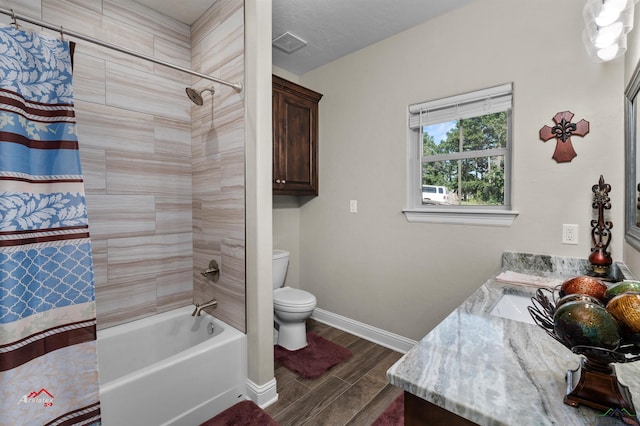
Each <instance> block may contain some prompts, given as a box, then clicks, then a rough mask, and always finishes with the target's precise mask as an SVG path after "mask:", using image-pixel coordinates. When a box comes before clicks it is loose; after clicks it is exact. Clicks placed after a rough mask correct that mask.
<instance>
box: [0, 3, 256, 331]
mask: <svg viewBox="0 0 640 426" xmlns="http://www.w3.org/2000/svg"><path fill="white" fill-rule="evenodd" d="M242 6H243V2H242V0H221V1H218V2H217V3H216V6H215V7H212V8H211V10H209V11H208V12H207V13H206V14H205V15H204V16H203V17H202V18H201V19H200V20H199V21H198V22H197V23H196V25H194V42H193V50H192V49H191V45H192V40H191V29H190V27H189V26H188V25H185V24H183V23H180V22H178V21H175V20H173V19H170V18H168V17H166V16H164V15H162V14H160V13H157V12H155V11H153V10H151V9H149V8H147V7H145V6H142V5H140V4H138V3H136V2H133V1H128V0H90V1H84V2H75V1H60V0H56V1H53V0H26V1H14V0H0V7H4V8H7V9H11V8H13V9H15V11H16V12H17V13H19V14H25V15H29V16H33V17H35V18H37V19H42V20H44V21H47V22H50V23H52V24H55V25H62V26H63V27H64V28H65V29H68V30H72V31H76V32H79V33H83V34H86V35H88V36H91V37H95V38H97V39H100V40H103V41H106V42H107V43H112V44H116V45H119V46H123V47H126V48H129V49H132V50H134V51H137V52H140V53H142V54H144V55H147V56H152V57H155V58H158V59H160V60H164V61H167V62H170V63H173V64H176V65H178V66H182V67H185V68H192V63H193V67H197V68H198V69H201V70H202V71H203V72H206V73H214V72H215V75H216V76H217V77H219V78H224V79H227V78H228V79H230V80H232V81H233V80H237V81H242V80H243V73H244V64H243V49H244V45H243V25H244V21H243V13H242ZM2 22H9V18H8V17H3V18H2ZM22 25H25V27H28V25H26V24H22ZM221 35H222V36H221ZM192 52H193V57H192ZM201 52H206V54H201ZM74 59H75V63H74V91H75V100H76V103H75V104H76V114H77V121H78V135H79V140H80V155H81V161H82V166H83V173H84V177H85V187H86V194H87V206H88V215H89V223H90V232H91V239H92V247H93V252H94V265H95V282H96V302H97V314H98V326H99V328H105V327H108V326H111V325H115V324H118V323H122V322H126V321H130V320H133V319H137V318H142V317H145V316H149V315H153V314H155V313H159V312H163V311H167V310H170V309H173V308H176V307H180V306H186V305H190V304H191V303H192V302H193V298H194V281H195V285H196V289H197V290H198V291H197V293H198V294H197V296H196V300H197V301H200V302H201V301H204V300H203V299H204V298H208V297H210V296H211V297H217V298H219V299H220V300H221V304H220V308H219V310H218V312H219V313H220V314H219V316H221V317H222V318H223V319H225V320H226V321H228V322H229V323H231V324H233V325H235V326H236V327H238V328H240V329H241V330H244V328H245V322H244V321H245V307H244V198H243V197H244V173H243V170H244V132H243V130H244V103H243V102H242V97H241V95H238V94H236V93H235V92H234V91H233V90H232V89H230V88H226V87H222V86H219V85H216V90H217V93H216V96H215V98H214V101H213V107H212V100H211V97H210V96H209V95H208V94H206V95H205V106H203V107H199V108H195V107H194V108H193V109H192V103H191V102H190V101H189V100H188V98H187V97H186V95H185V93H184V88H185V87H186V86H189V85H191V84H192V83H194V84H196V85H197V87H201V86H204V83H202V82H200V81H197V79H194V80H193V81H192V77H191V76H190V75H188V74H185V73H181V72H178V71H174V70H171V69H169V68H166V67H163V66H160V65H154V64H153V63H151V62H147V61H144V60H141V59H137V58H134V57H131V56H128V55H124V54H121V53H118V52H115V51H112V50H109V49H105V48H102V47H98V46H96V45H93V44H91V43H88V42H84V41H79V42H78V44H77V47H76V52H75V58H74ZM207 85H208V83H207ZM212 108H213V109H212ZM192 112H193V124H194V125H193V128H194V134H193V141H194V144H193V159H194V160H193V165H192V145H191V140H192V117H191V115H192ZM212 112H213V114H214V118H213V119H211V115H212ZM192 171H193V176H192ZM192 198H193V199H192ZM203 205H206V208H202V206H203ZM221 206H223V207H221ZM194 240H195V241H194ZM194 245H195V252H194ZM211 258H215V259H216V260H218V262H219V263H221V268H222V271H223V273H222V275H221V279H220V281H219V283H218V284H219V285H220V286H224V290H220V291H213V288H212V287H211V286H207V285H206V284H204V283H203V280H204V279H203V278H202V277H201V276H200V274H199V271H200V270H202V269H204V268H205V267H206V265H207V264H208V261H209V260H210V259H211Z"/></svg>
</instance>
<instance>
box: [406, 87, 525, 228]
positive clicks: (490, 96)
mask: <svg viewBox="0 0 640 426" xmlns="http://www.w3.org/2000/svg"><path fill="white" fill-rule="evenodd" d="M512 94H513V85H512V84H511V83H508V84H503V85H501V86H496V87H490V88H488V89H482V90H478V91H474V92H469V93H464V94H461V95H456V96H451V97H447V98H443V99H437V100H434V101H429V102H422V103H419V104H413V105H409V120H408V121H409V126H408V137H407V207H406V208H405V209H404V210H403V213H404V214H405V216H406V218H407V220H408V221H409V222H433V223H448V224H467V225H490V226H510V225H511V224H512V223H513V221H514V220H515V218H516V217H517V216H518V212H517V211H514V210H512V208H511V188H512V180H513V173H512V166H511V152H512V139H513V138H512V134H511V127H512V126H511V118H512V117H511V114H512V105H513V101H512ZM504 111H507V112H508V120H510V123H509V131H510V134H509V137H508V141H507V147H506V148H505V149H500V153H499V155H504V162H505V183H504V186H505V187H504V191H505V199H504V205H502V206H450V205H424V204H423V203H422V155H423V154H422V132H421V128H422V127H423V126H425V125H429V124H435V123H442V122H446V121H450V120H452V119H456V120H457V119H461V118H470V117H477V116H479V115H484V114H490V113H493V112H504Z"/></svg>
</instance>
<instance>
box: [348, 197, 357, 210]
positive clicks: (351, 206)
mask: <svg viewBox="0 0 640 426" xmlns="http://www.w3.org/2000/svg"><path fill="white" fill-rule="evenodd" d="M349 213H358V200H349Z"/></svg>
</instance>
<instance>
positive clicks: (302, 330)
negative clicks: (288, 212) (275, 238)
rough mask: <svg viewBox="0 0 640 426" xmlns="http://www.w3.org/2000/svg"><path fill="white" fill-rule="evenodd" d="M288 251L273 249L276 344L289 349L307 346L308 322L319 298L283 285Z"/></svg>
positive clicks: (287, 262) (287, 263)
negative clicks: (306, 322) (306, 325)
mask: <svg viewBox="0 0 640 426" xmlns="http://www.w3.org/2000/svg"><path fill="white" fill-rule="evenodd" d="M288 265H289V252H288V251H286V250H273V311H274V319H275V321H276V324H277V328H278V337H277V341H276V342H274V343H277V344H278V345H280V346H282V347H283V348H285V349H288V350H290V351H293V350H296V349H302V348H304V347H305V346H307V330H306V327H305V321H306V320H307V318H309V317H310V316H311V314H312V313H313V310H314V309H315V307H316V297H315V296H314V295H313V294H311V293H309V292H306V291H304V290H300V289H297V288H291V287H284V280H285V277H286V275H287V266H288Z"/></svg>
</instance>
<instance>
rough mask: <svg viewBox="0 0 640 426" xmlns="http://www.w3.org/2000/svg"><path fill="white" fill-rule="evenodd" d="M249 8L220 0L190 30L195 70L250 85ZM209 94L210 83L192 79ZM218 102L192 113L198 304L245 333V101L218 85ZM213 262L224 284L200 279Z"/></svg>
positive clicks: (215, 99)
mask: <svg viewBox="0 0 640 426" xmlns="http://www.w3.org/2000/svg"><path fill="white" fill-rule="evenodd" d="M243 6H244V2H243V1H242V0H218V1H217V2H216V3H215V4H214V6H212V7H211V8H210V9H209V10H208V11H207V12H206V13H205V14H204V15H203V16H201V17H200V18H199V19H198V20H197V21H196V22H195V23H194V24H193V25H192V28H191V46H192V47H191V52H192V56H191V64H192V66H193V69H194V70H197V71H200V72H202V73H204V74H208V75H213V76H215V77H218V78H221V79H223V80H227V81H231V82H243V81H244V8H243ZM193 85H194V87H196V88H197V89H203V88H206V87H210V86H212V84H211V82H209V81H206V80H201V79H194V82H193ZM213 87H214V88H215V90H216V93H215V95H214V96H213V98H212V97H211V96H210V94H209V93H205V94H204V95H203V96H204V105H203V106H195V105H194V106H193V107H192V109H191V114H192V120H193V122H192V131H191V137H192V156H193V163H192V164H193V188H192V189H193V229H194V231H193V240H194V241H193V250H194V253H193V259H194V268H195V274H194V277H193V281H194V292H195V295H194V299H195V300H196V301H198V302H204V301H207V300H210V299H212V298H215V299H217V300H218V307H217V308H216V310H215V315H216V316H218V317H219V318H221V319H223V320H224V321H225V322H227V323H228V324H231V325H233V326H235V327H236V328H238V329H240V330H242V331H246V324H245V198H244V184H245V179H244V170H245V165H244V150H245V144H244V139H245V135H244V102H243V96H242V94H238V93H236V91H235V90H233V89H231V88H229V87H225V86H221V85H218V84H215V83H214V84H213ZM211 259H215V260H216V261H217V262H218V264H219V265H220V270H221V274H220V279H219V281H218V282H215V283H213V282H211V281H209V280H207V279H205V278H204V277H202V276H201V275H200V271H201V270H204V269H206V268H207V267H208V264H209V261H210V260H211Z"/></svg>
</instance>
